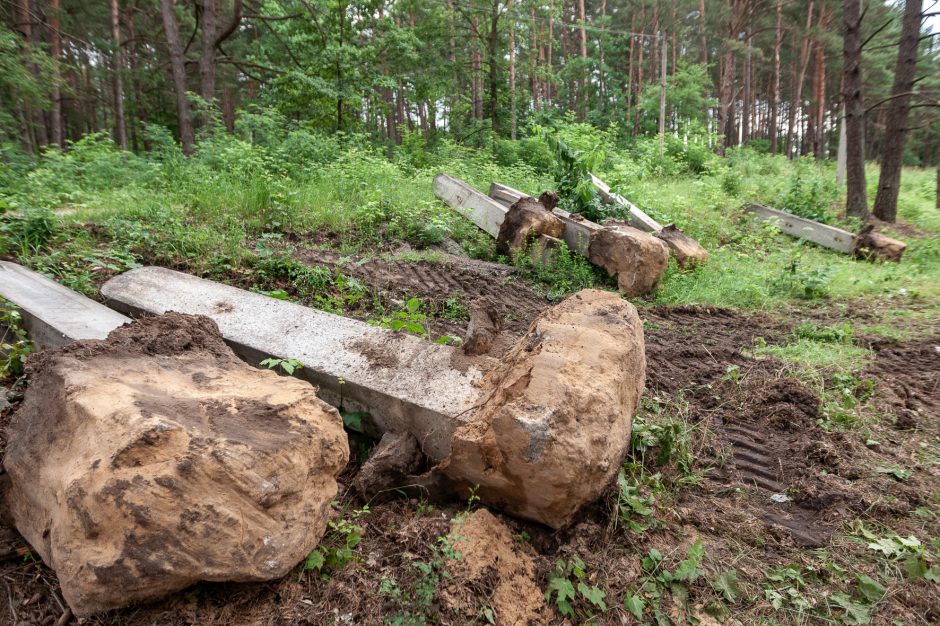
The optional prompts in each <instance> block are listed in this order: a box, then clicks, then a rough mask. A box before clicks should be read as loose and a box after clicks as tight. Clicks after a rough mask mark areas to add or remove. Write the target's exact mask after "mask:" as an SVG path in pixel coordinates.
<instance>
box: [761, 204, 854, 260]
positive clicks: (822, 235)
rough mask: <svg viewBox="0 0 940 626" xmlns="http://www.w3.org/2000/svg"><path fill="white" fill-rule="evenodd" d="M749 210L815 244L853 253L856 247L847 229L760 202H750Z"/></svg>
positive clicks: (781, 228) (851, 234)
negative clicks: (798, 215) (821, 222)
mask: <svg viewBox="0 0 940 626" xmlns="http://www.w3.org/2000/svg"><path fill="white" fill-rule="evenodd" d="M745 209H746V210H747V211H750V212H751V213H753V214H755V215H757V216H758V217H760V218H761V219H762V220H765V221H768V222H773V223H774V224H776V226H777V228H779V229H780V230H781V231H782V232H784V233H786V234H788V235H792V236H794V237H799V238H801V239H806V240H807V241H812V242H813V243H815V244H818V245H820V246H823V247H824V248H830V249H832V250H837V251H839V252H843V253H845V254H852V251H853V249H854V247H855V235H854V234H853V233H850V232H849V231H847V230H842V229H841V228H836V227H834V226H827V225H826V224H820V223H819V222H814V221H813V220H808V219H806V218H803V217H797V216H796V215H793V214H792V213H787V212H786V211H780V210H778V209H772V208H770V207H766V206H763V205H760V204H750V205H748V206H746V207H745Z"/></svg>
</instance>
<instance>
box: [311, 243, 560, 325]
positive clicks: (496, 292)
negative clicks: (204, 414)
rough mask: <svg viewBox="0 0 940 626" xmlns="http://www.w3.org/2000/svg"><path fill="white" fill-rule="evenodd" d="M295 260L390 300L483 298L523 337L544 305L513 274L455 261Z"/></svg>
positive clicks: (314, 254)
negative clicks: (343, 277)
mask: <svg viewBox="0 0 940 626" xmlns="http://www.w3.org/2000/svg"><path fill="white" fill-rule="evenodd" d="M298 258H299V259H300V260H301V261H303V262H304V263H307V264H309V265H320V266H324V267H327V268H329V269H330V270H334V271H340V272H342V273H343V274H345V275H346V276H350V277H352V278H355V279H356V280H358V281H360V282H362V283H363V284H365V285H366V286H367V287H368V288H370V289H372V290H374V291H377V292H379V293H384V294H388V295H390V296H393V297H411V296H418V297H419V298H421V299H423V300H431V301H439V302H443V301H446V300H448V299H449V298H453V297H456V298H458V299H459V300H461V301H462V303H463V304H464V306H466V305H469V303H470V302H472V301H473V300H476V299H478V298H488V299H489V300H490V301H491V302H493V304H494V305H495V306H496V308H497V310H498V311H499V312H500V314H501V315H502V316H503V319H504V324H505V329H507V330H510V331H514V332H515V331H524V330H525V329H526V328H528V326H529V324H530V323H531V322H532V320H533V319H535V317H536V316H537V315H538V314H539V313H540V312H541V311H542V310H544V309H545V308H546V307H548V306H550V304H551V303H550V302H548V300H547V299H546V298H545V297H544V296H541V295H539V294H538V293H536V292H535V291H534V290H533V289H532V288H531V287H529V286H528V285H527V284H525V283H524V282H523V281H521V280H516V279H515V274H516V270H515V268H512V267H509V266H507V265H501V264H498V263H488V262H485V261H476V260H472V259H462V258H459V257H448V258H446V259H445V260H443V261H441V262H431V261H402V260H391V261H386V260H384V259H374V258H373V259H370V258H357V257H354V256H349V255H342V254H339V253H338V252H333V251H330V250H302V251H300V252H298Z"/></svg>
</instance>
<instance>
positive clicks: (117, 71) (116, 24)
mask: <svg viewBox="0 0 940 626" xmlns="http://www.w3.org/2000/svg"><path fill="white" fill-rule="evenodd" d="M111 39H113V40H114V56H113V57H112V59H111V66H112V68H113V69H114V130H115V132H114V137H115V140H116V142H117V145H119V146H120V147H121V149H122V150H127V124H126V123H125V120H124V79H123V78H122V74H123V73H124V53H123V52H122V49H121V10H120V7H119V6H118V0H111Z"/></svg>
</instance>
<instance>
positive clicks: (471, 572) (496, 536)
mask: <svg viewBox="0 0 940 626" xmlns="http://www.w3.org/2000/svg"><path fill="white" fill-rule="evenodd" d="M449 540H450V542H451V545H452V546H453V549H454V552H456V553H457V554H459V555H460V558H457V559H451V560H450V561H449V563H448V566H449V568H450V569H451V571H452V572H453V574H454V575H455V578H456V580H457V582H458V583H459V585H460V587H461V588H463V590H465V591H466V592H469V597H467V598H461V596H466V595H467V594H466V593H463V594H462V593H460V592H459V591H458V590H455V591H454V592H452V593H450V594H448V595H449V600H450V602H451V603H453V604H456V605H457V606H465V607H467V608H468V609H470V610H471V611H472V610H473V607H475V606H476V605H477V604H478V603H479V595H480V593H481V589H480V587H482V588H483V589H485V590H486V592H485V593H484V594H483V595H485V596H487V597H488V598H489V600H488V604H489V606H490V608H491V609H492V611H493V613H494V617H495V619H496V622H495V623H497V624H507V625H518V626H530V625H532V626H534V625H536V624H547V623H548V621H549V618H550V615H551V611H550V610H549V608H548V607H547V606H546V604H545V597H544V596H543V595H542V590H541V589H539V586H538V584H536V581H535V562H534V560H533V559H532V557H531V556H529V555H528V554H525V553H524V552H522V551H521V550H520V549H519V548H518V547H517V546H516V544H515V542H514V541H513V538H512V533H511V532H510V530H509V528H508V527H507V526H506V525H505V524H503V523H502V522H500V521H499V520H498V519H497V518H496V517H494V516H493V514H492V513H490V512H489V511H487V510H486V509H480V510H477V511H474V512H473V513H472V514H470V515H469V516H467V517H464V518H458V519H456V520H454V521H453V522H452V523H451V532H450V535H449Z"/></svg>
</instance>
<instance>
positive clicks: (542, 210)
mask: <svg viewBox="0 0 940 626" xmlns="http://www.w3.org/2000/svg"><path fill="white" fill-rule="evenodd" d="M564 232H565V223H564V222H563V221H561V218H560V217H558V216H557V215H555V214H554V213H552V212H551V209H549V208H546V206H545V205H543V204H542V203H541V202H539V201H538V200H536V199H535V198H530V197H529V196H524V197H523V198H521V199H519V200H517V201H516V202H515V203H513V205H512V206H511V207H509V210H508V211H507V212H506V216H505V217H504V218H503V223H502V224H500V226H499V234H498V235H497V236H496V251H497V252H498V253H499V254H504V255H506V256H509V255H510V254H512V253H513V252H515V251H517V250H522V249H523V248H525V247H526V245H528V244H529V243H530V242H531V241H532V240H533V239H536V238H537V237H538V236H539V235H548V236H549V237H554V238H556V239H558V238H560V237H561V236H562V234H563V233H564Z"/></svg>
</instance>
